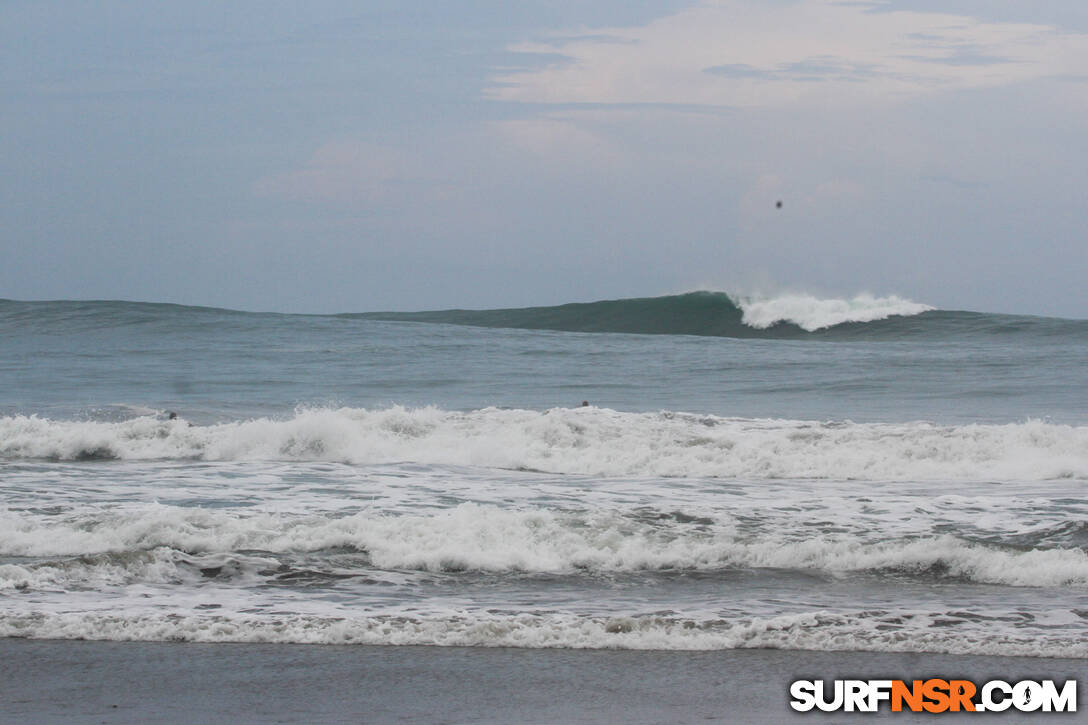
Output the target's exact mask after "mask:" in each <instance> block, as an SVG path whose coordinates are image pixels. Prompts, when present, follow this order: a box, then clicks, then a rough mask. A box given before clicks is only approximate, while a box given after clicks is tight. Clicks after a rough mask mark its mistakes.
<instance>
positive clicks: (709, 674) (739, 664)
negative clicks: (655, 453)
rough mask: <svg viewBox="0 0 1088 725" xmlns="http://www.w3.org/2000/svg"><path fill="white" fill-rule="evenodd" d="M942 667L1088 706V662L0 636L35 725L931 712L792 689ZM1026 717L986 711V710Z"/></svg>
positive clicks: (8, 676) (10, 695) (6, 670)
mask: <svg viewBox="0 0 1088 725" xmlns="http://www.w3.org/2000/svg"><path fill="white" fill-rule="evenodd" d="M930 677H943V678H946V679H947V678H956V679H969V680H972V681H974V682H984V681H986V680H990V679H1003V680H1008V681H1015V680H1019V679H1036V680H1040V679H1054V680H1066V679H1076V680H1077V681H1078V704H1079V705H1081V707H1080V710H1081V711H1082V712H1083V710H1084V708H1085V707H1088V703H1085V702H1084V697H1083V695H1084V683H1085V682H1086V681H1088V660H1070V659H1050V658H1031V657H1002V656H993V655H982V656H977V655H938V654H926V653H890V652H888V653H886V652H822V651H804V650H775V649H739V650H718V651H711V652H688V651H679V652H678V651H636V650H570V649H515V648H488V647H437V646H396V645H313V644H252V643H214V644H205V643H183V642H116V641H87V640H36V639H14V638H9V639H0V702H2V703H3V710H4V712H5V714H6V715H7V717H9V718H11V721H12V722H27V723H84V722H91V721H93V722H101V723H164V724H165V723H170V724H173V723H191V722H217V721H223V720H230V721H232V722H233V723H260V722H287V723H338V722H446V723H467V722H472V723H501V722H533V723H549V722H577V723H605V722H617V721H623V722H625V723H654V722H677V723H684V722H690V723H696V722H761V723H772V724H773V723H786V722H794V721H798V722H800V721H804V720H808V721H810V722H811V721H817V722H830V721H835V722H841V721H843V720H844V719H846V720H854V719H866V718H884V717H891V718H894V721H895V722H929V721H931V720H932V718H933V717H934V716H933V715H931V714H913V713H892V712H890V711H888V710H887V708H886V706H885V708H884V709H882V710H881V711H880V712H878V713H875V714H862V713H828V714H825V713H816V712H810V713H796V712H793V711H792V710H791V709H790V708H789V705H788V701H789V694H788V693H789V683H790V682H791V681H793V680H795V679H826V680H830V679H848V678H858V679H879V678H901V679H919V678H921V679H926V678H930ZM968 715H969V714H951V713H946V714H944V715H942V716H940V718H939V719H940V722H957V721H959V720H961V719H963V718H964V717H968ZM1024 716H1025V714H1023V713H1017V712H1015V711H1010V712H1005V713H1001V714H996V713H988V718H987V720H986V721H987V722H991V721H996V722H1006V721H1007V722H1016V721H1022V720H1023V718H1024ZM1029 717H1030V719H1031V720H1032V721H1033V722H1037V721H1041V722H1046V721H1049V720H1050V719H1052V718H1053V719H1058V718H1061V719H1063V721H1065V722H1071V721H1072V720H1073V719H1075V718H1076V715H1074V714H1069V713H1054V714H1046V713H1031V714H1030V715H1029Z"/></svg>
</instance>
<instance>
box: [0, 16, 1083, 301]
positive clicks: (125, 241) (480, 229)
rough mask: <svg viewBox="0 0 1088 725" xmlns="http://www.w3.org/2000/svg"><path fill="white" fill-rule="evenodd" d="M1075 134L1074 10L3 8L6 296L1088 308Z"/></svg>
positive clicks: (1, 179)
mask: <svg viewBox="0 0 1088 725" xmlns="http://www.w3.org/2000/svg"><path fill="white" fill-rule="evenodd" d="M1086 129H1088V3H1085V2H1083V0H1036V1H1035V2H1024V1H1021V0H942V1H941V2H936V0H915V1H914V2H898V1H896V0H871V1H870V0H758V1H757V0H707V1H706V2H680V1H677V0H661V1H659V2H643V1H638V0H550V1H544V0H519V2H517V3H510V2H505V1H500V0H465V1H463V2H457V3H451V2H423V1H420V2H405V1H404V0H396V1H389V2H386V1H385V0H373V1H369V2H357V1H356V2H346V1H345V2H326V1H323V0H315V1H314V2H308V3H298V2H280V1H277V0H260V1H259V2H257V1H248V0H240V1H238V2H230V3H223V2H200V1H197V0H190V1H189V2H185V3H176V2H165V1H151V0H142V1H140V2H118V1H116V0H96V2H83V1H80V0H68V1H67V2H52V1H51V0H4V2H3V3H0V163H2V173H0V297H2V298H11V299H27V300H33V299H126V300H143V301H154V302H176V303H181V304H196V305H210V306H219V307H229V308H235V309H249V310H270V311H292V312H355V311H373V310H418V309H445V308H453V307H469V308H489V307H518V306H529V305H550V304H561V303H565V302H572V301H590V300H597V299H614V298H624V297H642V296H656V295H663V294H674V293H678V292H684V291H691V290H696V289H713V290H721V291H727V292H734V293H740V294H746V295H763V296H773V295H776V294H781V293H787V292H789V293H807V294H814V295H817V296H822V297H847V296H849V297H852V296H854V295H856V294H859V293H869V294H874V295H890V294H896V295H900V296H903V297H907V298H910V299H912V300H915V301H918V302H921V303H925V304H929V305H933V306H936V307H940V308H943V309H968V310H979V311H991V312H1011V313H1024V314H1039V315H1054V316H1062V317H1077V318H1088V285H1086V283H1085V279H1086V277H1088V132H1086ZM779 200H781V201H782V206H781V208H778V207H777V205H776V202H777V201H779Z"/></svg>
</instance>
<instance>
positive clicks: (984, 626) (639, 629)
mask: <svg viewBox="0 0 1088 725" xmlns="http://www.w3.org/2000/svg"><path fill="white" fill-rule="evenodd" d="M954 618H955V617H954V616H953V617H949V616H947V615H944V614H942V613H924V612H906V611H904V612H863V613H857V612H853V613H838V612H827V611H813V612H805V613H798V614H786V615H780V616H769V617H749V618H743V619H737V620H731V621H730V620H721V619H714V620H700V619H692V618H684V617H670V616H634V617H625V616H617V617H579V616H575V615H564V614H518V615H506V616H504V615H498V614H492V613H481V612H475V611H463V612H451V613H449V614H446V615H429V616H397V617H389V616H376V617H366V616H359V617H351V618H340V617H337V618H327V617H314V616H305V615H282V616H264V617H259V616H252V615H250V616H246V615H241V614H240V615H227V616H224V615H219V616H208V615H191V614H190V615H179V614H176V613H172V614H143V615H127V616H126V615H119V614H108V613H89V614H74V613H22V614H16V613H7V614H0V637H31V638H41V639H97V640H127V641H187V642H283V643H306V644H374V645H438V646H476V647H523V648H534V649H541V648H564V649H640V650H725V649H742V648H781V649H806V650H819V651H844V650H846V651H851V650H853V651H857V650H863V651H878V652H880V651H884V652H937V653H954V654H983V655H1006V656H1036V657H1070V658H1073V657H1086V656H1088V643H1085V641H1084V640H1083V639H1082V638H1079V637H1078V636H1076V634H1073V633H1064V634H1063V633H1050V632H1047V633H1039V632H1033V633H1031V634H1025V633H1018V632H1016V631H1015V630H1012V629H1010V628H1007V627H1006V626H1002V625H1001V623H1000V622H992V621H991V622H981V623H980V622H969V621H961V622H960V624H961V626H958V627H947V626H945V627H940V626H935V624H936V622H937V621H938V620H941V619H943V620H945V621H946V622H947V621H948V620H950V619H954ZM995 625H996V626H995Z"/></svg>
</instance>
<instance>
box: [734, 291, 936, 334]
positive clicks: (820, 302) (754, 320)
mask: <svg viewBox="0 0 1088 725" xmlns="http://www.w3.org/2000/svg"><path fill="white" fill-rule="evenodd" d="M734 302H736V303H737V305H738V306H739V307H740V308H741V310H742V311H743V312H744V316H743V317H742V320H743V322H744V324H746V325H748V326H750V327H754V328H756V329H760V330H764V329H766V328H768V327H771V326H772V325H774V324H776V323H779V322H792V323H794V324H795V325H797V326H798V327H800V328H801V329H803V330H808V331H809V332H812V331H814V330H820V329H823V328H825V327H832V326H834V325H840V324H842V323H844V322H872V321H874V320H883V319H886V318H888V317H892V316H896V315H903V316H909V315H917V314H920V313H922V312H927V311H929V310H933V309H935V308H933V307H930V306H929V305H923V304H919V303H917V302H912V301H910V300H906V299H903V298H902V297H897V296H895V295H891V296H889V297H874V296H872V295H868V294H861V295H858V296H857V297H854V298H853V299H849V300H846V299H841V300H840V299H819V298H818V297H813V296H812V295H782V296H779V297H773V298H770V299H766V298H763V299H760V298H754V297H740V296H738V297H737V298H735V299H734Z"/></svg>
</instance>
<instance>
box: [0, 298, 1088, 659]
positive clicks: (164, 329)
mask: <svg viewBox="0 0 1088 725" xmlns="http://www.w3.org/2000/svg"><path fill="white" fill-rule="evenodd" d="M583 401H586V402H588V403H589V404H588V405H585V406H583V405H581V403H582V402H583ZM171 414H173V417H172V415H171ZM1086 487H1088V321H1084V320H1061V319H1049V318H1038V317H1026V316H1011V315H991V314H983V313H975V312H956V311H942V310H934V309H932V308H930V307H927V306H926V305H923V304H918V303H915V302H913V301H910V300H904V299H900V298H894V297H892V298H874V297H857V298H855V299H852V300H821V299H816V298H812V297H804V296H795V297H779V298H771V299H744V298H741V297H730V296H728V295H725V294H721V293H705V292H704V293H693V294H688V295H680V296H673V297H663V298H653V299H641V300H619V301H611V302H601V303H592V304H579V305H564V306H561V307H553V308H533V309H527V310H488V311H464V310H448V311H440V312H428V313H369V314H344V315H327V316H319V315H318V316H315V315H283V314H255V313H244V312H234V311H229V310H218V309H208V308H194V307H181V306H175V305H159V304H143V303H128V302H15V301H0V495H2V498H0V636H3V637H37V638H46V637H48V638H62V639H63V638H83V639H109V640H150V641H157V640H182V641H202V642H215V641H261V642H312V643H336V644H343V643H372V644H390V645H396V644H437V645H477V646H515V647H560V648H586V647H593V648H634V649H663V650H664V649H730V648H746V647H789V648H802V649H811V650H872V651H923V652H942V653H955V654H965V653H979V654H1007V655H1037V656H1051V657H1086V656H1088V499H1086V496H1085V492H1086Z"/></svg>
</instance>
